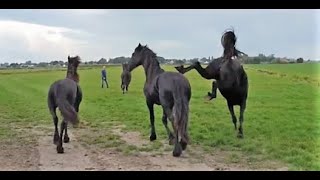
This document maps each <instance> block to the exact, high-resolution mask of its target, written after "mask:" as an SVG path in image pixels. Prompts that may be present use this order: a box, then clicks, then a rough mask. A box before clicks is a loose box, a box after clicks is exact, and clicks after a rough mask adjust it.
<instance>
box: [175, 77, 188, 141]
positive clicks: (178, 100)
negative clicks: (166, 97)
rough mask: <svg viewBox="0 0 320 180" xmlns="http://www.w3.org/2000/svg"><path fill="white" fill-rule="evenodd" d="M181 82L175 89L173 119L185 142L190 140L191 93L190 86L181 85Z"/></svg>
mask: <svg viewBox="0 0 320 180" xmlns="http://www.w3.org/2000/svg"><path fill="white" fill-rule="evenodd" d="M179 84H180V83H178V82H177V83H176V85H175V89H174V91H173V99H174V106H173V111H172V112H173V119H174V124H175V127H176V128H177V129H178V133H179V134H180V136H181V139H182V141H183V142H185V143H188V142H189V135H188V119H189V99H190V98H189V93H188V92H187V91H190V87H189V88H186V87H181V86H179Z"/></svg>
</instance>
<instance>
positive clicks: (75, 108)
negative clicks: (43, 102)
mask: <svg viewBox="0 0 320 180" xmlns="http://www.w3.org/2000/svg"><path fill="white" fill-rule="evenodd" d="M79 63H80V57H79V56H76V57H69V56H68V70H67V76H66V78H65V79H62V80H58V81H55V82H54V83H53V84H52V85H51V86H50V89H49V92H48V108H49V110H50V113H51V115H52V118H53V123H54V126H55V130H54V137H53V143H54V144H55V145H57V153H63V152H64V150H63V147H62V136H63V131H65V134H64V138H63V142H64V143H68V142H69V141H70V138H69V136H68V133H67V126H68V122H70V123H71V124H73V125H77V124H78V123H79V119H78V112H79V106H80V103H81V101H82V91H81V88H80V86H79V84H78V82H79V75H78V73H77V69H78V65H79ZM57 107H58V108H59V109H60V111H61V115H62V116H63V120H62V122H61V127H60V135H59V133H58V117H57V114H56V108H57Z"/></svg>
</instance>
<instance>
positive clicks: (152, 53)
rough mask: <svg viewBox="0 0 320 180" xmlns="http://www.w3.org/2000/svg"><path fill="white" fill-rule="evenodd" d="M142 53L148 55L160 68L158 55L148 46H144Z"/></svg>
mask: <svg viewBox="0 0 320 180" xmlns="http://www.w3.org/2000/svg"><path fill="white" fill-rule="evenodd" d="M141 52H142V53H145V54H146V55H150V57H151V58H152V59H153V60H154V62H156V64H157V65H158V66H160V63H159V61H158V59H157V53H155V52H153V51H152V50H151V49H150V48H149V47H148V45H145V46H142V49H141Z"/></svg>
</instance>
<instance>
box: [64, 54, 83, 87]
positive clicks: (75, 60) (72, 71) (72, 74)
mask: <svg viewBox="0 0 320 180" xmlns="http://www.w3.org/2000/svg"><path fill="white" fill-rule="evenodd" d="M80 63H81V58H80V57H79V56H75V57H70V56H68V69H67V78H69V79H72V80H74V81H75V82H79V74H78V72H77V70H78V66H79V64H80Z"/></svg>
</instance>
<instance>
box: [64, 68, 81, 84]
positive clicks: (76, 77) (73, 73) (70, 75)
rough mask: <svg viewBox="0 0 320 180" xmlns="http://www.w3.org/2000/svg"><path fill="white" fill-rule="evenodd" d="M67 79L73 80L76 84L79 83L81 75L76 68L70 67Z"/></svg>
mask: <svg viewBox="0 0 320 180" xmlns="http://www.w3.org/2000/svg"><path fill="white" fill-rule="evenodd" d="M66 77H67V78H69V79H72V80H74V81H76V82H79V75H78V73H77V68H76V67H68V70H67V76H66Z"/></svg>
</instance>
